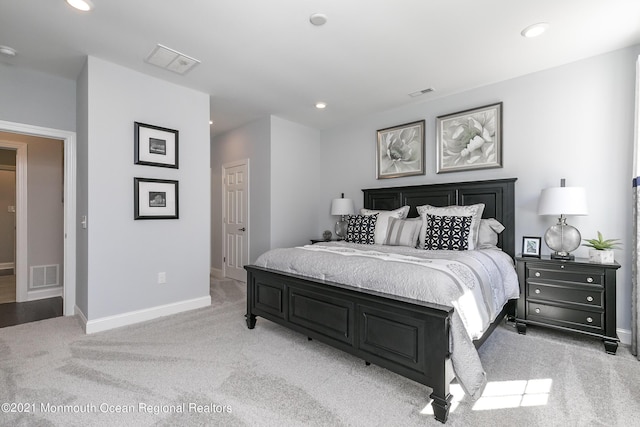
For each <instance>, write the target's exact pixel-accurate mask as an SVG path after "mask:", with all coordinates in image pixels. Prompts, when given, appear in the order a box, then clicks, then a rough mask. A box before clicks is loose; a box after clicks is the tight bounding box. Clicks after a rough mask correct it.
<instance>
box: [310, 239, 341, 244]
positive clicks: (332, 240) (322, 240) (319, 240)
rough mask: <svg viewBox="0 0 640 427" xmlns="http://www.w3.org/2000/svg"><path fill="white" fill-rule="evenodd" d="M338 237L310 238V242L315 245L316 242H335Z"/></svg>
mask: <svg viewBox="0 0 640 427" xmlns="http://www.w3.org/2000/svg"><path fill="white" fill-rule="evenodd" d="M337 241H338V239H330V240H324V239H311V244H312V245H315V244H316V243H324V242H337Z"/></svg>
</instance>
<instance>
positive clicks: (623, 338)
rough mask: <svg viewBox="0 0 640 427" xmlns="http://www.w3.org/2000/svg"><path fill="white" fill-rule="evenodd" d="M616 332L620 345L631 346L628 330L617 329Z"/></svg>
mask: <svg viewBox="0 0 640 427" xmlns="http://www.w3.org/2000/svg"><path fill="white" fill-rule="evenodd" d="M616 332H617V333H618V338H620V343H621V344H625V345H631V331H630V330H629V329H617V330H616Z"/></svg>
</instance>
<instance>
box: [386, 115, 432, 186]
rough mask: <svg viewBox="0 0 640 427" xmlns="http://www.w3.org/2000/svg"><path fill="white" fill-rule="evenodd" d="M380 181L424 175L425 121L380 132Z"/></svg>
mask: <svg viewBox="0 0 640 427" xmlns="http://www.w3.org/2000/svg"><path fill="white" fill-rule="evenodd" d="M376 171H377V177H378V179H384V178H398V177H402V176H411V175H424V120H420V121H417V122H412V123H406V124H403V125H399V126H394V127H390V128H386V129H380V130H379V131H378V141H377V150H376Z"/></svg>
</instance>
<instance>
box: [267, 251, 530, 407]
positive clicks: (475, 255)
mask: <svg viewBox="0 0 640 427" xmlns="http://www.w3.org/2000/svg"><path fill="white" fill-rule="evenodd" d="M255 264H256V265H258V266H260V267H265V268H270V269H274V270H279V271H283V272H289V273H295V274H299V275H303V276H308V277H313V278H316V279H324V280H329V281H333V282H337V283H342V284H345V285H349V286H354V287H360V288H366V289H371V290H375V291H379V292H384V293H388V294H392V295H398V296H403V297H407V298H413V299H417V300H421V301H427V302H433V303H438V304H443V305H447V306H451V307H454V308H455V311H454V314H453V316H452V327H451V340H450V342H451V347H452V348H451V361H452V364H453V369H454V371H455V373H456V376H457V378H458V382H459V383H460V385H461V386H462V388H463V389H464V390H465V391H466V392H467V394H469V395H470V396H471V397H473V398H478V397H480V395H481V394H482V390H483V389H484V386H485V384H486V374H485V373H484V370H483V369H482V364H481V362H480V357H479V355H478V352H477V351H476V349H475V346H474V345H473V341H472V340H474V339H477V338H479V337H480V336H481V335H482V334H483V333H484V331H485V330H486V329H487V327H488V326H489V324H490V323H491V322H493V320H495V318H496V316H497V314H498V313H499V312H500V310H501V309H502V307H503V306H504V304H505V303H506V302H507V300H509V299H513V298H518V296H519V286H518V279H517V276H516V272H515V269H514V265H513V261H512V260H511V258H510V257H509V256H508V255H507V254H505V253H503V252H502V251H500V250H497V249H481V250H473V251H425V250H422V249H414V248H408V247H398V246H384V245H359V244H354V243H344V242H329V243H323V244H322V245H320V244H316V245H309V246H305V247H298V248H283V249H273V250H271V251H268V252H266V253H265V254H263V255H261V256H260V257H259V258H258V259H257V260H256V263H255Z"/></svg>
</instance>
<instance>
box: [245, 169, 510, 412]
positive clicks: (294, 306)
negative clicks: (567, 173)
mask: <svg viewBox="0 0 640 427" xmlns="http://www.w3.org/2000/svg"><path fill="white" fill-rule="evenodd" d="M515 181H516V179H515V178H512V179H499V180H489V181H478V182H458V183H446V184H433V185H419V186H405V187H391V188H375V189H365V190H363V193H364V208H365V209H369V210H372V211H378V212H379V211H393V210H396V209H398V208H401V207H403V206H409V208H408V214H407V218H416V217H419V216H420V215H419V213H418V210H417V207H419V206H424V205H431V206H443V207H444V206H453V205H458V206H465V207H469V206H475V205H478V204H483V205H484V210H483V212H482V218H485V219H489V218H494V219H496V220H497V221H499V222H500V223H501V224H502V225H504V227H505V229H504V231H503V232H502V233H500V234H499V235H498V237H497V243H496V246H497V247H498V248H500V249H501V251H498V250H495V249H489V250H478V251H459V253H457V254H456V257H457V258H456V261H450V262H451V263H458V262H460V263H462V262H467V259H471V258H474V259H471V261H469V263H471V264H472V263H474V262H475V263H481V262H480V261H478V259H487V258H486V257H487V256H488V255H487V254H490V255H491V256H492V257H493V256H495V257H496V258H497V259H499V262H497V263H498V264H500V263H502V264H504V260H503V259H504V258H505V257H506V258H507V259H508V260H509V263H508V264H509V266H510V267H511V269H512V270H513V271H507V273H504V272H501V273H500V274H502V275H504V274H513V276H514V277H515V270H514V269H513V258H514V255H515V236H514V222H515V221H514V186H515ZM423 215H424V212H423ZM421 233H423V231H421ZM421 244H422V243H421ZM365 246H366V245H358V244H340V243H337V244H336V243H332V244H320V246H316V245H313V246H308V247H305V248H295V249H294V248H286V249H285V248H283V249H281V251H290V250H291V251H293V250H295V251H296V253H300V254H301V256H302V258H308V257H311V256H316V255H315V254H316V253H318V254H319V253H324V252H327V254H323V256H327V257H338V260H337V261H336V258H329V261H324V262H326V263H327V264H336V265H337V266H338V270H339V271H336V272H334V273H331V274H327V275H324V274H317V273H315V276H316V277H313V274H314V273H310V272H308V271H297V267H295V266H294V267H293V268H286V266H285V265H284V264H286V265H289V264H290V263H292V262H293V261H290V260H289V259H288V258H286V257H287V256H289V252H278V251H279V250H272V251H269V252H267V254H270V255H271V257H270V258H269V257H265V255H267V254H265V255H263V256H261V257H260V258H259V259H258V260H257V261H256V264H258V263H260V264H261V265H248V266H245V269H246V270H247V314H246V322H247V326H248V327H249V329H253V328H254V327H255V324H256V317H258V316H259V317H262V318H265V319H268V320H270V321H273V322H275V323H278V324H281V325H284V326H286V327H288V328H290V329H292V330H294V331H297V332H300V333H302V334H305V335H307V337H309V339H317V340H319V341H322V342H324V343H326V344H329V345H331V346H333V347H335V348H337V349H340V350H343V351H345V352H348V353H350V354H353V355H355V356H357V357H360V358H362V359H364V360H365V362H366V363H367V364H369V363H374V364H376V365H379V366H381V367H384V368H386V369H389V370H391V371H393V372H395V373H397V374H399V375H402V376H404V377H406V378H409V379H412V380H414V381H416V382H418V383H421V384H424V385H426V386H427V387H429V388H431V389H432V393H431V394H430V396H429V397H430V398H431V399H432V407H433V411H434V415H435V418H436V419H437V420H439V421H441V422H443V423H444V422H446V420H447V417H448V414H449V409H450V405H451V399H452V396H451V394H450V392H449V387H450V383H451V381H452V380H453V379H454V378H455V377H456V376H457V377H458V380H459V382H460V379H461V375H460V374H461V372H462V371H463V370H464V369H466V368H464V366H465V365H466V364H467V359H468V358H471V359H473V360H472V361H471V362H469V363H471V365H473V363H472V362H474V363H475V362H478V361H479V357H478V355H477V351H475V348H477V347H479V346H480V345H481V344H482V343H483V342H484V340H486V339H487V337H488V336H489V335H490V333H491V332H492V331H493V329H494V328H495V327H496V326H497V324H498V323H499V322H500V321H501V320H502V319H503V318H504V316H505V315H510V316H512V315H513V314H514V311H515V302H516V300H517V294H516V295H514V294H513V291H512V292H511V293H510V296H509V299H508V300H507V301H506V302H505V303H501V304H503V305H501V306H500V307H498V308H497V309H495V311H496V313H493V315H492V321H491V322H490V324H489V325H488V326H486V327H483V328H482V329H481V330H480V333H481V335H478V336H474V337H473V340H472V341H471V336H470V335H469V334H465V333H461V332H460V330H461V327H460V322H461V320H460V319H461V318H463V317H465V316H462V312H461V311H460V312H459V311H456V309H455V308H454V306H453V304H444V303H441V302H434V301H425V300H422V299H416V298H413V297H408V296H406V295H413V294H412V293H411V291H407V292H404V291H403V292H398V293H395V292H394V293H393V294H392V293H390V292H388V290H387V288H385V286H384V283H381V284H380V287H375V286H372V287H367V286H369V284H370V282H371V283H373V282H385V281H387V279H386V278H384V276H383V275H384V274H389V275H394V274H396V273H395V272H396V271H397V270H394V269H398V268H404V269H406V270H413V269H417V268H418V266H414V265H413V264H422V263H424V262H429V263H432V261H423V260H422V259H421V258H420V255H416V254H415V253H414V252H411V251H412V250H411V249H406V248H405V250H404V252H402V251H401V252H402V253H401V254H397V253H396V251H393V250H388V249H387V248H383V247H382V246H380V245H371V246H369V247H365ZM363 247H365V248H364V250H365V251H366V252H368V253H367V256H368V257H371V258H376V257H378V258H380V257H381V258H385V257H404V258H403V259H401V260H398V259H395V258H394V259H393V260H392V261H393V262H391V263H387V264H385V267H381V268H380V270H379V271H380V273H379V274H380V276H370V277H366V274H365V272H368V271H369V270H373V268H370V267H366V268H363V269H361V270H358V271H361V272H362V274H361V275H362V276H363V277H360V278H358V273H349V274H350V276H349V277H347V276H344V277H343V276H342V275H341V274H342V273H341V272H343V273H344V272H345V271H346V270H350V269H351V268H345V266H346V265H348V264H344V265H343V264H341V263H343V262H345V263H346V262H351V261H350V260H347V258H358V259H359V260H363V259H365V257H364V255H363V253H361V252H357V253H352V252H354V251H361V250H363ZM413 251H418V250H416V249H413ZM419 251H421V252H423V253H427V252H430V251H424V250H419ZM487 251H491V252H487ZM331 252H345V253H343V254H333V253H331ZM439 252H440V251H433V253H434V254H437V253H439ZM449 252H450V253H452V252H454V251H449ZM456 252H458V251H456ZM498 252H500V254H499V255H498V254H497V253H498ZM312 254H313V255H312ZM353 254H355V255H356V256H355V257H350V256H348V255H353ZM505 254H506V255H505ZM340 255H342V256H341V257H340ZM318 256H319V255H318ZM263 257H265V259H267V260H268V262H267V261H265V260H264V259H263ZM500 257H502V258H500ZM475 258H478V259H475ZM343 259H344V260H343ZM283 260H285V261H283ZM276 261H278V262H279V263H280V264H283V265H276V264H278V262H276ZM359 262H362V261H359ZM365 262H369V263H370V264H368V265H369V266H374V265H376V264H374V262H384V261H378V260H375V261H374V260H369V259H366V261H365ZM272 264H273V265H274V266H272ZM292 265H293V264H292ZM404 265H406V267H403V266H404ZM451 265H457V264H451ZM319 268H320V269H321V268H324V267H319ZM326 268H330V267H328V266H327V267H326ZM430 268H433V267H430ZM465 268H466V267H465ZM287 270H288V271H287ZM351 270H353V271H356V270H357V269H351ZM480 270H482V268H480ZM487 270H488V269H487ZM507 270H509V268H507ZM429 274H434V275H436V274H438V273H436V272H433V273H429ZM487 274H496V273H487ZM475 275H476V276H478V273H476V274H475ZM427 276H428V275H427V274H425V277H427ZM463 276H464V275H463ZM468 276H470V275H469V274H467V275H466V277H468ZM352 278H353V279H352ZM378 278H382V279H381V280H376V279H378ZM334 279H337V280H334ZM350 280H363V282H364V285H363V286H354V283H351V282H350ZM420 280H422V278H420ZM425 280H427V279H425ZM447 280H449V279H447ZM451 280H457V279H455V278H454V279H451ZM388 281H391V278H389V279H388ZM415 281H416V282H418V281H419V280H418V279H416V280H415ZM494 281H495V280H494ZM409 282H411V280H409ZM409 284H410V285H411V283H409ZM491 286H493V285H491ZM468 287H469V288H473V286H468ZM515 288H516V291H515V292H518V291H517V279H516V284H515ZM483 289H484V288H483ZM466 341H470V344H469V343H467V342H466ZM469 347H472V349H473V351H471V350H469ZM454 350H455V351H454ZM459 354H461V356H459ZM474 354H475V355H474ZM456 358H457V359H456ZM476 358H477V360H476ZM454 362H455V363H454ZM456 363H457V365H456ZM454 365H456V366H455V373H454ZM472 371H473V372H472V373H471V374H467V373H466V372H465V373H464V376H465V381H469V382H470V383H471V382H474V381H473V380H475V376H476V375H477V372H475V371H476V369H475V368H474V369H472ZM481 374H482V375H484V372H481ZM466 377H469V378H466ZM474 387H475V385H474ZM478 387H480V388H479V389H478ZM478 387H476V389H475V390H472V391H471V392H468V393H469V394H470V395H472V396H473V395H474V394H476V393H478V392H481V388H482V387H483V384H480V385H479V386H478ZM463 388H464V386H463ZM465 391H467V389H466V388H465ZM473 397H477V395H476V396H473Z"/></svg>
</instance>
